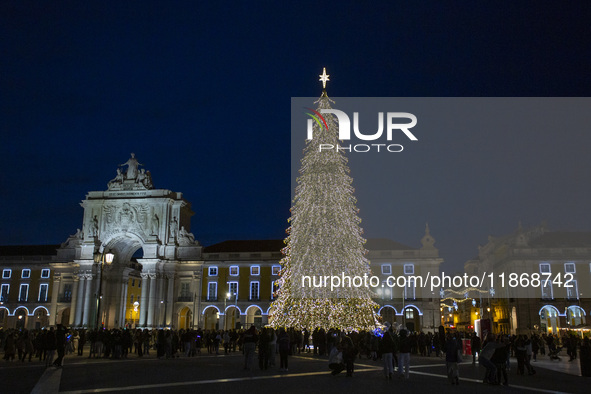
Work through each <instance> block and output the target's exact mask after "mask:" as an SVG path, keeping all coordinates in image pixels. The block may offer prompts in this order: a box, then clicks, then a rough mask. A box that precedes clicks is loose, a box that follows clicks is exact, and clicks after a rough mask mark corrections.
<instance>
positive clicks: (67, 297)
mask: <svg viewBox="0 0 591 394" xmlns="http://www.w3.org/2000/svg"><path fill="white" fill-rule="evenodd" d="M71 300H72V284H71V283H66V284H65V285H64V298H63V301H64V302H68V301H71Z"/></svg>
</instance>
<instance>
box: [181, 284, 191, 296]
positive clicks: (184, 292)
mask: <svg viewBox="0 0 591 394" xmlns="http://www.w3.org/2000/svg"><path fill="white" fill-rule="evenodd" d="M190 296H191V283H190V282H183V283H181V297H190Z"/></svg>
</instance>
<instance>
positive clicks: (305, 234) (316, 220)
mask: <svg viewBox="0 0 591 394" xmlns="http://www.w3.org/2000/svg"><path fill="white" fill-rule="evenodd" d="M320 80H321V81H322V82H323V92H322V95H321V97H320V98H319V99H318V101H316V103H315V104H317V109H316V110H315V111H314V110H311V111H310V114H309V115H310V116H311V117H312V118H314V120H315V122H313V123H312V125H313V129H312V130H313V138H312V139H309V140H307V141H306V147H305V149H304V157H303V159H302V161H301V163H302V166H301V169H300V176H299V177H298V179H297V183H298V185H297V187H296V190H295V198H294V201H293V206H292V208H291V218H290V220H289V222H290V227H289V228H288V230H287V234H288V236H287V238H286V240H285V243H286V247H285V248H284V250H283V252H284V254H285V256H284V258H283V259H282V260H281V267H282V268H281V272H280V276H281V279H280V282H281V284H280V287H279V289H278V290H277V292H276V299H275V301H274V302H273V303H272V305H271V311H270V313H269V324H270V325H271V326H273V327H295V328H298V329H302V328H308V329H314V328H316V327H320V328H324V329H325V330H326V329H330V328H338V329H341V330H345V331H360V330H372V329H374V328H375V327H376V325H377V316H376V313H375V311H376V307H377V304H376V303H375V302H374V301H373V300H372V294H373V293H372V291H371V290H370V289H369V288H368V287H366V286H365V283H364V284H363V286H360V287H356V286H355V284H359V281H357V283H348V281H347V279H346V277H349V278H350V279H351V282H354V281H353V279H354V277H358V278H363V277H366V278H367V277H369V276H371V271H370V267H369V261H368V260H367V259H366V258H365V254H366V250H365V248H364V246H363V245H364V243H365V239H364V238H363V237H362V233H363V230H362V229H361V227H360V226H359V224H360V223H361V219H360V218H359V216H358V212H359V210H358V209H357V207H356V205H355V204H356V199H355V197H354V196H353V192H354V189H353V187H352V186H351V184H352V182H353V179H352V178H351V177H350V176H349V175H348V174H349V167H348V166H347V158H346V157H345V155H344V153H343V152H342V150H338V149H322V150H321V149H320V147H321V145H322V146H323V147H326V146H328V145H332V146H333V147H335V148H336V146H337V145H338V144H339V140H338V138H337V137H338V125H337V119H336V117H335V116H334V115H332V114H321V113H320V112H321V110H322V109H330V108H331V106H330V103H331V102H333V101H332V100H330V99H329V97H328V95H327V94H326V90H325V88H326V81H328V75H326V69H325V70H324V71H323V74H322V75H321V76H320ZM333 103H334V102H333ZM324 144H326V145H324ZM326 276H328V277H331V278H332V277H340V279H342V283H339V285H340V286H336V287H333V288H331V282H332V281H334V282H332V284H336V279H331V280H329V283H325V286H320V287H315V286H314V285H318V284H320V283H321V279H324V278H325V277H326ZM339 282H341V281H340V280H339Z"/></svg>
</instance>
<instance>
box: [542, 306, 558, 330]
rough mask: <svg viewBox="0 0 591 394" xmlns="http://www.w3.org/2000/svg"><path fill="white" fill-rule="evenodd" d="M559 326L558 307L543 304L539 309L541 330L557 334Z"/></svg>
mask: <svg viewBox="0 0 591 394" xmlns="http://www.w3.org/2000/svg"><path fill="white" fill-rule="evenodd" d="M559 328H560V318H559V316H558V309H556V307H555V306H552V305H545V306H543V307H542V309H540V329H541V330H542V332H546V333H549V334H557V333H558V329H559Z"/></svg>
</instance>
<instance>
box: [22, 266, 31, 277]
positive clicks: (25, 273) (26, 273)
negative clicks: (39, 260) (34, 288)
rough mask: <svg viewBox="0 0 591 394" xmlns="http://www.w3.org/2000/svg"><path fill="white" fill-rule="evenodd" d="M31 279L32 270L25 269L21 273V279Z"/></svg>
mask: <svg viewBox="0 0 591 394" xmlns="http://www.w3.org/2000/svg"><path fill="white" fill-rule="evenodd" d="M30 277H31V270H30V269H28V268H25V269H24V270H23V271H22V272H21V278H23V279H28V278H30Z"/></svg>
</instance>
